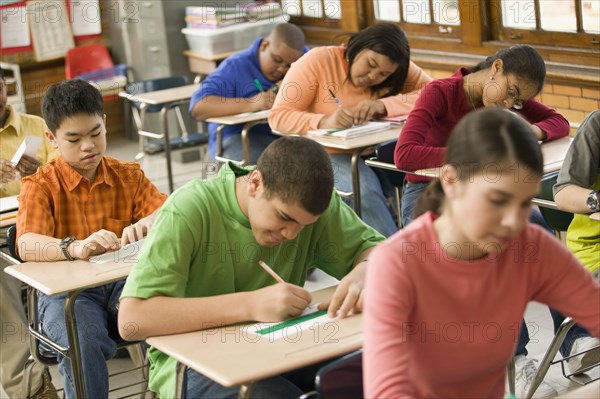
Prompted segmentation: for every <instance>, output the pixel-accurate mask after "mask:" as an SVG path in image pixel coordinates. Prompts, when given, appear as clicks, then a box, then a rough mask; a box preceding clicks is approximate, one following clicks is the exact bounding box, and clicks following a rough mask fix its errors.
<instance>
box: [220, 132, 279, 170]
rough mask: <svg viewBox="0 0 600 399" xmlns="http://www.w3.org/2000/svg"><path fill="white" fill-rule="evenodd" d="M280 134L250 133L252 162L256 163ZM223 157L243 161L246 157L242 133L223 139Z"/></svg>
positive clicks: (252, 163)
mask: <svg viewBox="0 0 600 399" xmlns="http://www.w3.org/2000/svg"><path fill="white" fill-rule="evenodd" d="M279 137H280V136H276V135H274V134H262V133H258V134H252V133H249V134H248V139H249V140H250V164H251V165H254V164H256V161H258V158H259V157H260V154H262V152H263V151H264V150H265V148H267V146H268V145H269V144H271V143H272V142H273V141H275V140H277V139H278V138H279ZM221 156H222V157H224V158H228V159H231V160H233V161H242V160H243V159H244V150H243V149H242V135H241V134H235V135H232V136H229V137H227V138H226V139H225V140H223V152H222V155H221Z"/></svg>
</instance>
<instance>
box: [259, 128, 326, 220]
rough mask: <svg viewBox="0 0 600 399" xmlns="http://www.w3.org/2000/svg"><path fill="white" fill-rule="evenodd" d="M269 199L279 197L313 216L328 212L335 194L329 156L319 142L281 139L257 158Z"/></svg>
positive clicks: (294, 138)
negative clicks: (326, 210)
mask: <svg viewBox="0 0 600 399" xmlns="http://www.w3.org/2000/svg"><path fill="white" fill-rule="evenodd" d="M256 169H257V170H258V171H259V172H260V173H261V175H262V177H263V183H264V186H265V196H266V198H267V199H270V198H273V197H277V198H279V199H280V200H281V201H282V202H284V203H286V204H296V205H299V206H301V207H302V208H303V209H304V210H306V211H307V212H310V213H311V214H313V215H315V216H316V215H320V214H322V213H323V212H325V209H327V207H328V206H329V202H330V201H331V194H332V192H333V168H332V167H331V160H330V158H329V155H328V154H327V152H325V150H324V149H323V147H322V146H321V145H320V144H318V143H317V142H315V141H313V140H310V139H307V138H304V137H295V136H294V137H281V138H279V139H277V140H275V141H274V142H273V143H271V144H270V145H269V146H268V147H267V148H266V149H265V150H264V152H263V153H262V154H261V156H260V158H258V162H257V164H256Z"/></svg>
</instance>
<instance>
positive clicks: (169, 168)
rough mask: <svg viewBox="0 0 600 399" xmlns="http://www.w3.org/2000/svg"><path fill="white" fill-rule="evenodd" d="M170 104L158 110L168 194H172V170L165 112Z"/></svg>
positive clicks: (167, 122)
mask: <svg viewBox="0 0 600 399" xmlns="http://www.w3.org/2000/svg"><path fill="white" fill-rule="evenodd" d="M169 106H170V103H165V104H163V107H162V109H161V110H160V120H161V121H162V125H163V134H164V141H165V158H166V159H167V178H168V179H169V194H170V193H172V192H173V170H172V166H171V141H170V139H169V120H168V118H167V111H168V110H169Z"/></svg>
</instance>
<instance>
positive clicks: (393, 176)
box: [365, 140, 406, 228]
mask: <svg viewBox="0 0 600 399" xmlns="http://www.w3.org/2000/svg"><path fill="white" fill-rule="evenodd" d="M395 148H396V140H390V141H386V142H385V143H381V144H379V145H377V147H375V157H373V158H370V159H367V160H366V161H365V163H366V164H367V165H369V166H370V167H371V168H373V169H377V170H379V171H380V172H381V173H383V174H384V176H385V177H386V178H387V179H388V181H389V182H390V183H391V184H392V186H394V191H395V192H396V215H398V228H402V214H401V209H400V207H401V202H400V200H401V199H402V185H403V184H404V176H405V175H406V173H405V172H403V171H401V170H399V169H398V168H396V165H394V149H395Z"/></svg>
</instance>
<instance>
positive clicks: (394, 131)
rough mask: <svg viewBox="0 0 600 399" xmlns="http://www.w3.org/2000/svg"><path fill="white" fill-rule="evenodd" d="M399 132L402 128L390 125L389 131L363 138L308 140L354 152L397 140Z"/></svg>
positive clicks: (321, 137) (318, 138) (319, 138)
mask: <svg viewBox="0 0 600 399" xmlns="http://www.w3.org/2000/svg"><path fill="white" fill-rule="evenodd" d="M401 130H402V126H399V125H392V126H390V128H389V129H387V130H384V131H382V132H377V133H373V134H368V135H365V136H361V137H356V138H354V139H347V140H343V139H342V140H340V139H337V138H329V137H327V136H320V137H309V138H310V139H312V140H314V141H316V142H317V143H319V144H321V145H322V146H323V147H328V148H337V149H340V150H355V149H357V148H364V147H370V146H373V145H377V144H381V143H385V142H386V141H390V140H394V139H397V138H398V136H400V131H401ZM307 137H308V136H307Z"/></svg>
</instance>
